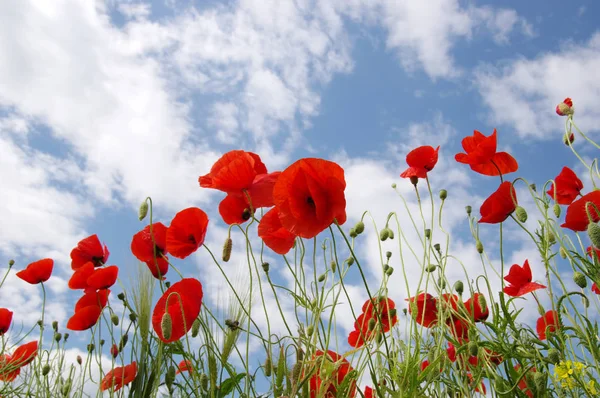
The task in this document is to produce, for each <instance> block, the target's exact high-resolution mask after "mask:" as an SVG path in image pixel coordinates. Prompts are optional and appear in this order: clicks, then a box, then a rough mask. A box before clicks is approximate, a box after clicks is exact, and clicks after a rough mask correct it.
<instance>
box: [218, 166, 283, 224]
mask: <svg viewBox="0 0 600 398" xmlns="http://www.w3.org/2000/svg"><path fill="white" fill-rule="evenodd" d="M280 174H281V172H280V171H276V172H274V173H270V174H260V175H257V176H256V177H255V178H254V182H253V183H252V185H251V186H250V188H249V189H248V190H247V191H246V192H245V193H230V194H228V195H227V196H226V197H225V199H223V200H222V201H221V203H219V214H221V217H223V221H225V223H226V224H229V225H231V224H243V223H245V222H246V221H248V220H249V219H250V217H251V216H252V211H253V210H254V211H256V209H258V208H261V207H271V206H273V205H274V204H275V202H273V187H274V186H275V183H276V182H277V178H279V175H280ZM250 201H251V202H252V206H251V205H250Z"/></svg>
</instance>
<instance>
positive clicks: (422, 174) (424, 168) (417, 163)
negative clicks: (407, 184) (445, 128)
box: [400, 146, 440, 178]
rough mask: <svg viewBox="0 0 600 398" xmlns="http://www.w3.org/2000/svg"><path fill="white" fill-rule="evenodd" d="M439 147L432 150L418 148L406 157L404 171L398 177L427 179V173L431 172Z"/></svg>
mask: <svg viewBox="0 0 600 398" xmlns="http://www.w3.org/2000/svg"><path fill="white" fill-rule="evenodd" d="M439 150H440V147H439V146H438V147H437V148H435V149H433V147H432V146H420V147H418V148H416V149H413V150H412V151H410V152H409V153H408V155H406V163H407V164H408V169H406V170H405V171H404V172H403V173H402V174H400V177H402V178H410V177H417V178H427V172H429V171H431V170H433V168H434V167H435V165H436V163H437V161H438V152H439Z"/></svg>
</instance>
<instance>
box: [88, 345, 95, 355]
mask: <svg viewBox="0 0 600 398" xmlns="http://www.w3.org/2000/svg"><path fill="white" fill-rule="evenodd" d="M94 348H96V346H95V345H94V344H93V343H91V344H88V345H87V352H89V353H92V352H94Z"/></svg>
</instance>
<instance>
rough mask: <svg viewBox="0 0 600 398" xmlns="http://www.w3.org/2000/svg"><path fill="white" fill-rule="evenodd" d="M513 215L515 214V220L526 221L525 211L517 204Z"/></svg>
mask: <svg viewBox="0 0 600 398" xmlns="http://www.w3.org/2000/svg"><path fill="white" fill-rule="evenodd" d="M515 215H516V216H517V220H519V222H521V223H524V222H525V221H527V212H526V211H525V209H524V208H523V207H521V206H517V208H516V209H515Z"/></svg>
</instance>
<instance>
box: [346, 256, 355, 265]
mask: <svg viewBox="0 0 600 398" xmlns="http://www.w3.org/2000/svg"><path fill="white" fill-rule="evenodd" d="M346 262H347V263H348V265H352V264H354V257H352V256H350V257H348V258H347V259H346Z"/></svg>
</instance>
